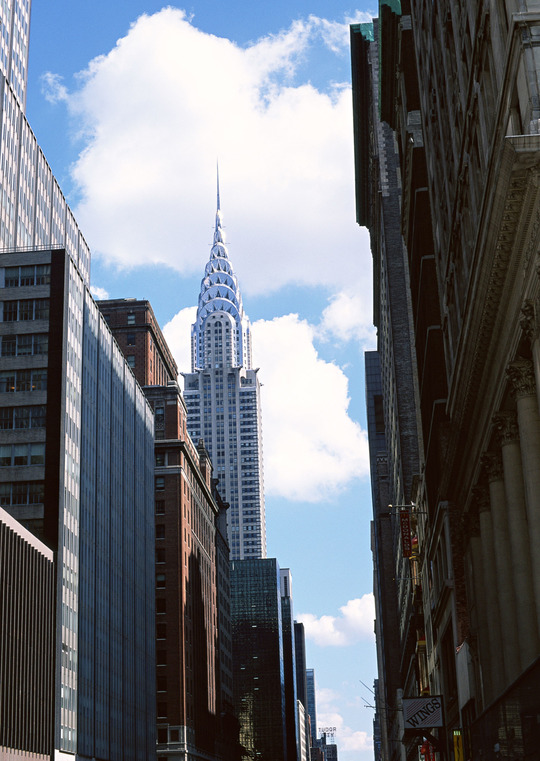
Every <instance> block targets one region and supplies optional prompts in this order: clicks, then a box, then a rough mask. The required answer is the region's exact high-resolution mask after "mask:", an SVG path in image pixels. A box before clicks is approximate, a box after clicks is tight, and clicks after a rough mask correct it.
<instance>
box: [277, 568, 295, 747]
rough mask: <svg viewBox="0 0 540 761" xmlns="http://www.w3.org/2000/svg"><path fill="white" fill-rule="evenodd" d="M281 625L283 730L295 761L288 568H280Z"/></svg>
mask: <svg viewBox="0 0 540 761" xmlns="http://www.w3.org/2000/svg"><path fill="white" fill-rule="evenodd" d="M280 590H281V627H282V632H283V673H284V678H285V731H286V734H287V758H288V761H295V760H296V759H297V757H298V755H299V747H298V707H297V689H296V675H297V672H296V646H295V641H294V613H293V598H292V576H291V572H290V570H289V569H288V568H282V569H281V570H280Z"/></svg>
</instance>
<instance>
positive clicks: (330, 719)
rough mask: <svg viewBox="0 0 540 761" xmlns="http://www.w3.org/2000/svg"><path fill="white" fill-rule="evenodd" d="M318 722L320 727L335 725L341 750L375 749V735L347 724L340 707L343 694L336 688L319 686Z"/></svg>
mask: <svg viewBox="0 0 540 761" xmlns="http://www.w3.org/2000/svg"><path fill="white" fill-rule="evenodd" d="M316 694H317V722H318V725H319V727H335V728H336V732H335V735H334V739H335V741H336V742H337V745H338V747H339V751H340V752H342V751H343V752H345V751H357V752H359V751H373V737H372V736H371V735H369V734H368V733H367V732H363V731H361V730H354V729H352V728H351V727H349V726H347V724H346V723H345V720H344V718H343V716H342V715H341V712H340V710H339V707H338V703H339V701H340V698H341V696H340V695H338V693H337V692H335V691H334V690H329V689H326V688H321V689H319V688H317V690H316Z"/></svg>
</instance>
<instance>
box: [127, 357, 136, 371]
mask: <svg viewBox="0 0 540 761" xmlns="http://www.w3.org/2000/svg"><path fill="white" fill-rule="evenodd" d="M126 361H127V363H128V365H129V366H130V367H131V368H132V369H133V368H134V367H135V355H134V354H128V355H127V357H126Z"/></svg>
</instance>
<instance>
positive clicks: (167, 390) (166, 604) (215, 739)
mask: <svg viewBox="0 0 540 761" xmlns="http://www.w3.org/2000/svg"><path fill="white" fill-rule="evenodd" d="M99 307H100V309H101V311H102V313H103V315H104V317H105V319H106V321H107V323H108V325H109V326H110V327H111V330H112V331H113V334H114V336H115V338H116V339H117V341H118V343H119V345H120V347H121V349H122V351H123V352H124V354H125V356H126V360H127V362H128V364H129V365H130V367H131V368H132V370H133V372H134V373H135V376H136V378H137V380H138V381H139V383H140V384H141V385H142V386H143V390H144V393H145V395H146V398H147V400H148V401H149V403H150V404H151V406H152V408H153V410H154V414H155V439H156V440H155V452H154V457H155V459H154V497H155V503H154V504H155V528H156V544H155V557H156V565H155V584H156V652H157V657H156V661H157V665H156V681H157V741H158V758H161V757H165V758H167V759H180V758H182V759H184V758H186V756H189V758H190V759H193V760H194V759H199V758H200V759H206V760H207V759H218V758H219V759H221V758H223V759H225V758H226V759H227V761H229V759H231V760H232V759H235V758H237V757H238V754H239V746H238V723H237V722H236V720H235V718H234V711H233V695H232V652H231V647H232V643H231V622H230V589H229V583H230V582H229V547H228V544H227V527H226V510H227V505H226V504H225V503H224V502H223V500H222V499H221V497H220V495H219V494H218V492H217V490H216V487H215V480H214V479H213V478H212V465H211V462H210V459H209V456H208V452H207V451H206V449H205V447H204V446H203V444H202V442H200V443H199V445H198V446H195V445H194V443H193V442H192V440H191V438H190V436H189V434H188V433H187V414H186V406H185V404H184V400H183V398H182V394H181V393H180V389H179V387H178V384H177V382H176V378H177V373H178V371H177V366H176V362H175V361H174V359H173V357H172V354H171V352H170V350H169V347H168V346H167V343H166V341H165V339H164V337H163V334H162V332H161V329H160V327H159V325H158V323H157V320H156V318H155V315H154V312H153V310H152V307H151V305H150V304H149V302H148V301H144V300H136V299H110V300H106V301H100V302H99Z"/></svg>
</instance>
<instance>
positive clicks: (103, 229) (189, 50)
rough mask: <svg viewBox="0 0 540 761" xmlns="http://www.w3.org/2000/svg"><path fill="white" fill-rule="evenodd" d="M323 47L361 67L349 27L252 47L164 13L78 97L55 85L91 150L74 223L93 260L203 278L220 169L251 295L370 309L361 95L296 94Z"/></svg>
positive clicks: (105, 63)
mask: <svg viewBox="0 0 540 761" xmlns="http://www.w3.org/2000/svg"><path fill="white" fill-rule="evenodd" d="M321 42H323V43H324V44H326V45H327V46H330V47H331V48H332V50H334V51H338V52H339V53H340V55H341V56H344V55H348V26H347V23H343V24H336V23H335V22H329V21H327V20H325V19H319V18H317V17H310V18H309V19H307V20H300V21H295V22H294V23H293V24H292V25H291V26H290V28H289V29H286V30H284V31H283V32H281V33H280V34H277V35H272V36H267V37H264V38H262V39H260V40H258V41H256V42H254V43H252V44H251V45H249V46H247V47H245V48H242V47H240V46H239V45H237V44H235V43H233V42H231V41H230V40H228V39H223V38H219V37H217V36H214V35H210V34H206V33H203V32H201V31H200V30H198V29H197V28H196V27H195V26H194V25H193V24H192V23H191V22H190V20H189V19H188V18H187V16H186V14H185V13H184V12H183V11H180V10H177V9H173V8H166V9H164V10H162V11H160V12H159V13H156V14H154V15H151V16H149V15H143V16H141V17H140V18H139V19H138V20H137V21H136V22H135V23H134V24H133V25H132V27H131V29H130V30H129V32H128V33H127V34H126V36H125V37H123V38H122V39H120V40H119V41H118V43H117V45H116V46H115V48H114V49H113V50H111V51H110V52H109V53H108V54H107V55H103V56H100V57H98V58H96V59H94V60H93V61H92V62H91V63H90V64H89V65H88V67H87V69H86V71H85V72H83V74H82V75H80V77H79V86H78V89H76V90H75V91H74V92H72V93H68V94H66V92H65V88H64V86H63V85H62V83H61V82H59V80H58V79H54V75H53V76H52V77H51V78H50V80H49V89H50V93H51V94H50V97H53V98H56V99H57V100H58V99H62V100H65V99H66V98H67V102H68V107H69V110H70V113H71V116H72V118H73V123H74V129H75V132H76V133H77V134H79V136H82V139H83V143H82V145H83V150H82V151H81V154H80V156H79V158H78V160H77V161H76V163H75V165H74V169H73V172H74V178H75V181H76V183H77V185H78V188H79V190H80V197H81V201H80V203H79V204H78V206H77V207H76V209H75V212H76V216H77V219H78V220H79V223H80V224H81V227H82V229H83V230H84V232H85V237H87V239H88V240H89V242H90V245H91V247H92V249H93V251H94V254H95V255H102V256H104V257H106V258H107V260H108V261H109V262H116V263H117V264H119V265H121V266H126V267H132V266H136V265H140V264H143V263H144V264H148V263H151V262H161V263H167V264H169V265H171V266H173V267H175V268H176V269H178V270H179V271H181V272H184V273H195V272H200V271H201V270H202V267H203V266H204V263H205V262H206V259H207V255H208V247H209V243H210V242H211V226H212V221H213V214H214V208H215V196H214V183H215V163H216V157H219V161H220V175H221V185H222V188H221V190H222V206H223V209H224V211H225V217H226V222H228V223H229V225H230V227H229V230H228V233H229V239H230V241H231V256H232V259H233V261H234V264H235V268H236V270H237V271H238V272H239V273H241V278H242V287H243V289H245V291H246V292H251V293H254V292H263V291H269V290H277V289H278V288H280V287H281V286H282V285H284V284H286V283H289V284H290V283H294V284H301V283H304V284H309V285H315V284H324V285H325V286H327V287H328V288H329V289H330V290H336V289H339V288H342V287H345V285H346V284H350V282H351V281H354V282H358V283H360V287H361V289H362V291H363V292H364V293H365V294H366V298H369V296H368V294H369V292H370V289H371V275H370V254H369V247H368V246H367V238H366V236H363V235H362V234H361V233H360V230H359V228H358V226H357V225H356V224H355V221H354V214H355V212H354V181H353V168H354V162H353V145H352V142H353V140H352V107H351V93H350V88H349V86H348V85H343V84H335V85H330V84H329V85H328V87H327V88H326V91H325V92H321V91H319V90H318V89H316V87H314V86H313V85H312V84H310V83H308V82H297V81H296V80H297V74H298V71H299V66H300V65H301V64H302V63H303V62H304V61H305V60H306V58H307V57H309V56H310V55H313V50H314V49H315V48H316V47H317V46H320V45H321ZM141 61H144V66H141Z"/></svg>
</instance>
